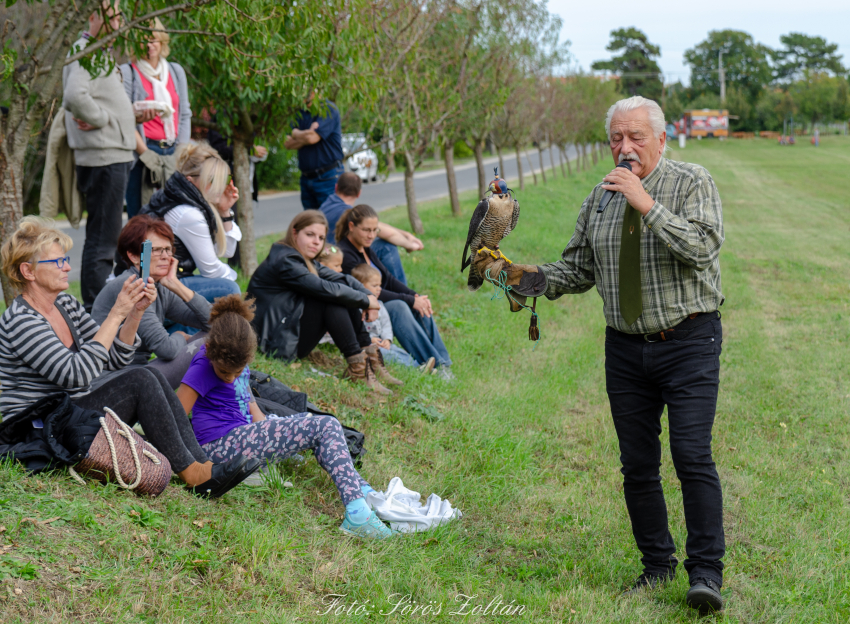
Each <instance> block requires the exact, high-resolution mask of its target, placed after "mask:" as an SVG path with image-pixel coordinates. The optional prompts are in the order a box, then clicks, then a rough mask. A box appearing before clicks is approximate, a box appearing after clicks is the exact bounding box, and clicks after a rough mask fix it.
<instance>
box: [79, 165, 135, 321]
mask: <svg viewBox="0 0 850 624" xmlns="http://www.w3.org/2000/svg"><path fill="white" fill-rule="evenodd" d="M132 164H133V163H130V162H125V163H115V164H112V165H105V166H103V167H82V166H79V165H77V188H78V189H79V191H80V193H82V194H83V195H84V196H85V207H86V212H87V213H88V214H87V218H86V242H85V243H84V244H83V256H82V262H81V266H80V292H81V294H82V297H83V307H85V309H86V311H87V312H91V309H92V306H93V305H94V300H95V299H96V298H97V295H98V293H99V292H100V291H101V290H102V289H103V287H104V285H105V284H106V278H107V277H109V274H110V273H111V272H112V262H113V260H114V258H115V250H116V248H117V247H118V235H119V234H120V233H121V213H122V212H123V208H124V191H126V190H127V178H128V177H129V175H130V167H131V166H132Z"/></svg>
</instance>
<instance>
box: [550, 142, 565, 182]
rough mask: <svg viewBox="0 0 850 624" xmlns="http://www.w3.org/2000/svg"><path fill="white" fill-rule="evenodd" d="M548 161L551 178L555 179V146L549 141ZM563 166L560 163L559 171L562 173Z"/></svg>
mask: <svg viewBox="0 0 850 624" xmlns="http://www.w3.org/2000/svg"><path fill="white" fill-rule="evenodd" d="M549 162H551V163H552V179H553V180H554V179H555V146H554V145H552V143H551V142H550V143H549ZM563 169H564V166H563V164H562V165H561V173H562V174H563Z"/></svg>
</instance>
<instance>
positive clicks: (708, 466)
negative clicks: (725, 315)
mask: <svg viewBox="0 0 850 624" xmlns="http://www.w3.org/2000/svg"><path fill="white" fill-rule="evenodd" d="M676 336H677V337H676V338H675V339H672V340H668V341H663V342H656V343H651V344H650V343H647V342H645V341H643V339H642V338H641V337H627V336H624V335H623V334H619V333H618V332H615V331H614V330H613V329H611V328H610V327H609V328H608V329H607V331H606V335H605V376H606V384H607V389H608V399H609V401H610V402H611V414H612V416H613V418H614V427H615V428H616V430H617V438H618V439H619V442H620V461H621V462H622V466H623V467H622V470H621V472H622V473H623V489H624V493H625V497H626V507H627V508H628V510H629V516H630V518H631V522H632V532H633V533H634V536H635V541H636V542H637V547H638V549H640V551H641V553H642V554H643V557H642V558H641V561H642V562H643V565H644V569H645V571H646V572H649V573H652V574H670V573H672V572H673V571H674V570H675V568H676V565H677V564H678V561H677V559H676V557H675V556H674V553H675V552H676V546H675V544H674V543H673V537H672V536H671V535H670V530H669V528H668V525H667V507H666V504H665V502H664V492H663V490H662V488H661V476H660V472H659V468H660V466H661V443H660V441H659V436H660V434H661V414H662V412H663V411H664V406H665V405H666V406H667V419H668V422H669V428H670V451H671V454H672V456H673V465H674V467H675V468H676V475H677V476H678V478H679V481H680V482H681V484H682V499H683V503H684V507H685V524H686V526H687V529H688V538H687V543H686V546H685V547H686V550H687V559H686V560H685V569H686V570H687V571H688V575H689V577H690V579H691V581H693V580H694V579H697V578H700V577H703V578H708V579H711V580H713V581H715V582H716V583H718V584H721V583H722V580H723V562H722V561H721V559H722V558H723V555H724V554H725V551H726V543H725V539H724V535H723V497H722V492H721V489H720V478H719V477H718V476H717V469H716V468H715V466H714V460H713V459H712V457H711V428H712V425H713V424H714V414H715V409H716V407H717V389H718V384H719V380H720V348H721V343H722V341H723V329H722V327H721V324H720V319H714V320H712V321H710V322H708V323H705V324H703V325H701V326H699V327H697V328H696V329H693V330H691V331H689V332H682V333H679V332H676Z"/></svg>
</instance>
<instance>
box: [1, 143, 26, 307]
mask: <svg viewBox="0 0 850 624" xmlns="http://www.w3.org/2000/svg"><path fill="white" fill-rule="evenodd" d="M4 138H5V137H4ZM23 179H24V166H23V159H19V160H13V161H12V162H9V159H8V158H7V151H6V142H5V141H4V142H3V145H2V147H0V242H3V243H5V242H6V241H7V240H9V239H10V238H11V237H12V234H13V233H14V232H15V229H16V228H17V226H18V221H20V219H21V217H22V216H23V213H22V210H23V205H24V202H23V196H22V194H23ZM0 285H2V287H3V299H4V300H5V301H6V307H9V306H10V305H12V300H13V299H14V298H15V296H16V295H17V293H16V292H15V290H14V289H13V288H12V284H11V283H10V282H9V279H8V278H7V277H6V272H5V271H0Z"/></svg>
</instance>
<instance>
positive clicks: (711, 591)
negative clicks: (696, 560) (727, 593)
mask: <svg viewBox="0 0 850 624" xmlns="http://www.w3.org/2000/svg"><path fill="white" fill-rule="evenodd" d="M685 602H687V603H688V606H689V607H691V608H692V609H697V610H698V611H699V612H700V613H703V614H705V613H713V612H716V611H722V610H723V597H722V596H721V595H720V585H718V584H717V583H716V582H714V581H712V580H711V579H706V578H698V579H696V580H694V582H693V583H691V588H690V589H689V590H688V595H687V597H686V598H685Z"/></svg>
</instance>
